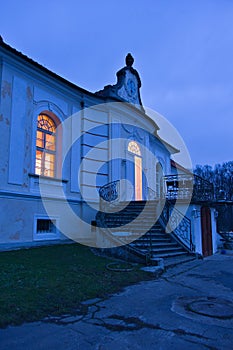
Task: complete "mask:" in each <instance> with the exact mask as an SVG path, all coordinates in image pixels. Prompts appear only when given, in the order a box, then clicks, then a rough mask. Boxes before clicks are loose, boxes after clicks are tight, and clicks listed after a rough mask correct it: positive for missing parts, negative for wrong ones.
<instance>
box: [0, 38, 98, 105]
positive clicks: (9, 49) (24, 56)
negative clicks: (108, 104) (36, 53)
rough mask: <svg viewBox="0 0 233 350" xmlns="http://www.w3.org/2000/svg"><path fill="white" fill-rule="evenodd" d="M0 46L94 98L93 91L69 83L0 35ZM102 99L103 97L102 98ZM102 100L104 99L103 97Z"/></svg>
mask: <svg viewBox="0 0 233 350" xmlns="http://www.w3.org/2000/svg"><path fill="white" fill-rule="evenodd" d="M0 48H3V49H5V50H6V51H8V52H10V53H12V54H13V55H15V56H17V57H18V58H19V59H22V60H24V61H26V62H28V63H29V64H31V65H32V66H33V67H35V68H38V69H40V70H42V71H43V72H45V73H46V74H48V75H50V76H51V77H53V78H55V79H57V80H59V81H60V82H62V83H63V84H66V85H68V86H69V87H71V88H72V89H75V90H78V91H79V92H83V93H85V94H88V95H90V96H93V97H95V98H96V95H95V93H93V92H90V91H88V90H85V89H83V88H81V87H79V86H78V85H76V84H74V83H71V82H70V81H69V80H67V79H65V78H63V77H61V76H60V75H58V74H56V73H54V72H52V71H51V70H49V69H48V68H46V67H44V66H42V65H41V64H39V63H38V62H36V61H34V60H33V59H31V58H29V57H28V56H26V55H24V54H23V53H22V52H20V51H17V50H16V49H14V48H13V47H11V46H10V45H8V44H6V43H5V42H4V41H3V39H2V37H1V36H0ZM102 99H103V98H102ZM103 100H104V99H103Z"/></svg>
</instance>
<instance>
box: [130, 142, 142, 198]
mask: <svg viewBox="0 0 233 350" xmlns="http://www.w3.org/2000/svg"><path fill="white" fill-rule="evenodd" d="M128 151H129V152H130V153H132V154H133V155H134V188H135V200H136V201H140V200H142V157H141V150H140V147H139V145H138V144H137V142H136V141H130V142H129V144H128Z"/></svg>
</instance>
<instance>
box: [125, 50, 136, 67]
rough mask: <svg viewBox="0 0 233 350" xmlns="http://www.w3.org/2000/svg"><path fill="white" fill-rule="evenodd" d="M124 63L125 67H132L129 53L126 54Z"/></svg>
mask: <svg viewBox="0 0 233 350" xmlns="http://www.w3.org/2000/svg"><path fill="white" fill-rule="evenodd" d="M125 63H126V66H127V67H132V65H133V63H134V58H133V56H132V55H131V53H128V55H127V56H126V58H125Z"/></svg>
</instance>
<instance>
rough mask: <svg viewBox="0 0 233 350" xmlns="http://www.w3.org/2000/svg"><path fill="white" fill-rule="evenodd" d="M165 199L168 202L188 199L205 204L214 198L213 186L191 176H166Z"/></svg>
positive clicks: (195, 176)
mask: <svg viewBox="0 0 233 350" xmlns="http://www.w3.org/2000/svg"><path fill="white" fill-rule="evenodd" d="M164 181H165V194H164V195H165V197H166V199H168V200H174V199H189V200H192V201H198V202H206V201H212V200H213V198H214V188H213V184H211V183H210V182H209V181H207V180H204V179H203V178H202V177H200V176H197V175H193V174H181V175H178V174H177V175H166V176H164Z"/></svg>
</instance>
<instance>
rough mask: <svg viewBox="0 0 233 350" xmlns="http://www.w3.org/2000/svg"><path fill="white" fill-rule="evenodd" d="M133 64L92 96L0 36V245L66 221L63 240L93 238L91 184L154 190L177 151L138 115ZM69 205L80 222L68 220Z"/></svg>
mask: <svg viewBox="0 0 233 350" xmlns="http://www.w3.org/2000/svg"><path fill="white" fill-rule="evenodd" d="M132 62H133V61H132V57H131V56H130V55H128V56H127V58H126V66H125V67H124V68H123V69H122V70H120V71H119V72H118V73H117V77H118V82H117V84H116V85H113V86H107V87H105V88H104V90H102V91H99V92H97V93H96V94H93V93H90V92H88V91H86V90H84V89H81V88H79V87H77V86H75V85H74V84H72V83H70V82H68V81H66V80H65V79H63V78H61V77H59V76H57V75H56V74H54V73H52V72H50V71H49V70H47V69H46V68H44V67H42V66H40V65H39V64H38V63H36V62H33V61H32V60H30V59H28V58H27V57H26V56H24V55H23V54H21V53H19V52H17V51H16V50H14V49H13V48H11V47H10V46H8V45H7V44H5V43H3V42H0V85H1V96H0V145H1V147H0V179H1V181H0V198H1V202H0V203H1V204H0V206H1V211H0V247H2V248H4V246H10V247H14V246H25V245H34V244H41V243H42V242H43V241H57V240H65V239H67V235H64V234H63V233H64V230H63V229H62V228H64V227H66V228H67V227H68V229H69V230H70V232H71V233H70V234H69V235H68V238H73V237H75V239H76V240H78V241H79V242H84V243H88V242H90V241H91V242H94V241H95V232H94V230H92V229H91V222H92V221H93V220H95V215H96V212H97V211H98V209H99V197H98V190H99V188H100V187H102V186H104V185H105V184H107V183H109V182H112V181H117V180H122V179H124V180H127V181H125V182H121V198H122V199H123V200H130V199H138V200H140V199H148V198H149V197H150V195H151V193H153V194H155V195H156V194H159V191H160V190H161V188H160V185H159V184H160V178H161V177H162V176H163V175H165V174H171V173H172V169H171V161H170V156H171V153H175V152H176V151H177V150H175V149H174V148H172V147H171V146H169V147H167V145H165V143H163V142H162V141H161V139H160V138H159V137H157V130H158V126H157V125H156V124H155V122H154V121H153V120H152V119H151V118H150V117H149V116H148V115H146V114H145V112H144V109H143V106H142V103H141V98H140V86H141V81H140V78H139V75H138V73H137V72H136V71H135V70H134V68H132V64H133V63H132ZM125 102H127V103H125ZM39 116H40V118H41V124H40V125H41V126H38V125H39V124H38V123H39V122H38V120H39V119H38V117H39ZM50 122H51V125H50V124H49V123H50ZM43 123H44V124H43ZM46 123H47V124H46ZM42 124H43V125H46V126H45V127H43V125H42ZM52 124H54V128H55V130H56V132H55V136H53V135H54V134H53V133H52V132H51V131H50V129H49V127H48V125H50V126H51V130H52ZM43 128H44V129H43ZM46 128H47V129H46ZM53 137H54V138H53ZM51 140H53V141H51ZM54 140H55V141H54ZM130 147H131V148H130ZM133 147H134V149H135V150H134V149H133ZM135 147H136V148H137V147H138V151H137V150H136V148H135ZM42 151H43V152H42ZM42 153H43V154H44V156H42ZM135 164H136V165H135ZM41 188H42V192H43V196H42V197H44V198H43V201H42V199H41V192H40V191H41ZM132 191H133V192H132ZM64 198H65V200H64ZM50 203H52V204H53V206H52V205H50ZM91 203H93V206H92V205H91ZM46 206H50V208H52V209H51V211H50V213H49V214H48V210H47V209H48V208H47V207H46ZM70 209H71V210H72V212H74V214H75V215H74V216H76V217H78V218H81V221H80V222H81V223H80V222H79V223H80V224H79V223H78V222H77V221H76V219H75V218H73V217H72V218H71V219H69V220H67V215H68V214H67V213H68V210H70ZM85 223H87V225H85ZM214 224H215V223H213V227H214ZM197 225H198V224H196V221H195V220H194V226H195V228H194V231H195V232H197V236H198V231H199V230H200V227H197ZM86 226H87V227H88V228H87V227H86ZM61 232H63V233H61ZM213 235H215V233H213ZM199 236H200V232H199ZM195 239H196V241H197V242H196V247H197V252H200V251H201V248H200V242H198V238H195ZM214 241H216V239H215V238H214ZM214 244H215V243H214ZM216 249H217V248H216V245H214V251H216Z"/></svg>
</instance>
